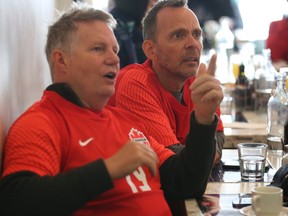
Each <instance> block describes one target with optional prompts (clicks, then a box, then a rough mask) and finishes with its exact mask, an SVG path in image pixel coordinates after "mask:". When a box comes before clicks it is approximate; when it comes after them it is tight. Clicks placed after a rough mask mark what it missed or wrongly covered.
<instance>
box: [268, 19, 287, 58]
mask: <svg viewBox="0 0 288 216" xmlns="http://www.w3.org/2000/svg"><path fill="white" fill-rule="evenodd" d="M266 47H267V48H270V49H271V59H272V61H279V60H284V61H286V62H288V18H284V19H282V20H278V21H274V22H272V23H271V24H270V28H269V36H268V38H267V40H266Z"/></svg>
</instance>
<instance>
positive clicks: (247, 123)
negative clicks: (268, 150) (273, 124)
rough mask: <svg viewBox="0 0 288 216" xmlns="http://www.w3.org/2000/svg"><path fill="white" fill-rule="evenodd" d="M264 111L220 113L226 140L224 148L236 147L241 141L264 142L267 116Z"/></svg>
mask: <svg viewBox="0 0 288 216" xmlns="http://www.w3.org/2000/svg"><path fill="white" fill-rule="evenodd" d="M266 115H267V114H266V112H265V111H254V110H253V111H250V110H249V111H241V112H236V113H235V114H233V115H221V119H222V121H223V124H224V133H225V135H226V142H225V144H224V148H237V144H238V143H241V142H261V143H266V134H267V132H266V125H267V117H266Z"/></svg>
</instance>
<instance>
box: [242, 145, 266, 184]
mask: <svg viewBox="0 0 288 216" xmlns="http://www.w3.org/2000/svg"><path fill="white" fill-rule="evenodd" d="M267 147H268V145H267V144H264V143H240V144H238V156H239V163H240V173H241V180H242V181H249V182H257V181H263V180H264V173H265V163H266V157H267Z"/></svg>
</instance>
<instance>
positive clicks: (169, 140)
mask: <svg viewBox="0 0 288 216" xmlns="http://www.w3.org/2000/svg"><path fill="white" fill-rule="evenodd" d="M194 79H195V78H194V77H192V78H190V79H188V80H187V81H186V83H185V85H184V91H183V100H184V103H182V104H181V103H179V101H178V100H177V99H176V98H175V97H174V96H173V95H172V94H171V93H170V92H168V91H167V90H165V89H164V88H163V87H162V86H161V84H160V83H159V81H158V79H157V77H156V75H155V73H154V72H153V70H152V68H151V61H150V60H147V61H146V62H145V63H143V64H132V65H129V66H128V67H125V68H123V69H122V70H121V72H120V73H119V75H118V77H117V82H116V90H115V94H114V95H113V96H112V97H111V98H110V100H109V102H108V104H109V105H111V106H117V107H120V108H122V109H126V110H129V111H131V112H132V113H134V114H136V115H137V116H140V117H141V118H142V119H143V120H144V123H145V124H146V128H147V130H148V133H149V134H151V135H152V136H153V137H154V138H155V139H156V140H157V141H158V142H159V143H161V144H163V145H164V146H170V145H172V144H176V143H179V142H180V143H182V144H185V140H186V136H187V134H188V131H189V127H190V113H191V111H192V110H193V108H194V104H193V101H192V100H191V91H190V89H189V86H190V85H191V83H192V82H193V81H194ZM217 115H218V116H219V123H218V127H217V131H221V132H222V131H223V124H222V121H221V119H220V108H218V110H217Z"/></svg>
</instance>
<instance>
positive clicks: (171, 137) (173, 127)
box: [108, 0, 225, 165]
mask: <svg viewBox="0 0 288 216" xmlns="http://www.w3.org/2000/svg"><path fill="white" fill-rule="evenodd" d="M171 2H172V3H171V4H170V5H169V3H168V4H166V3H165V1H164V2H163V3H158V4H156V5H155V6H154V7H153V8H152V10H150V11H149V12H148V13H147V14H146V16H145V17H144V19H143V21H142V24H143V38H144V42H143V45H142V48H143V50H144V52H145V54H146V56H147V58H148V60H147V61H146V62H144V63H143V64H132V65H129V66H127V67H126V68H124V69H122V70H121V72H120V74H119V76H118V77H117V81H116V93H115V95H113V96H112V97H111V98H110V100H109V102H108V104H109V105H111V106H116V107H120V108H123V109H126V110H129V111H131V112H132V113H134V114H136V115H137V116H141V117H142V118H143V119H145V121H144V123H145V124H146V127H147V128H148V132H149V134H151V135H152V136H153V137H154V138H155V139H156V140H157V141H158V142H159V143H161V144H163V145H164V146H166V147H169V148H171V149H173V150H174V151H177V150H178V149H181V148H182V147H183V146H182V145H181V144H185V143H186V137H187V134H188V131H189V128H190V113H191V112H192V110H194V109H196V108H197V107H195V103H196V101H195V100H193V98H192V100H191V94H192V95H193V94H195V92H193V89H191V88H190V85H191V83H193V82H194V79H195V75H196V74H197V71H198V69H199V70H205V66H204V65H203V64H201V65H200V67H199V61H200V55H201V52H202V48H203V44H202V30H201V27H200V24H199V22H198V19H197V17H196V15H195V14H194V13H193V12H192V11H191V10H190V9H189V8H188V6H187V1H185V0H182V1H176V3H175V2H173V1H171ZM213 58H215V57H213ZM212 61H214V59H212ZM218 84H219V83H217V85H218ZM207 106H208V105H207ZM207 106H205V107H202V109H201V112H205V109H208V107H207ZM216 113H217V115H218V117H220V109H219V108H218V109H217V111H216ZM223 130H224V129H223V124H222V121H221V119H220V118H219V123H218V127H217V133H216V142H217V151H216V154H215V159H214V165H217V164H218V163H219V162H220V159H221V153H222V148H223V145H224V142H225V135H224V132H223ZM199 145H201V142H200V143H199Z"/></svg>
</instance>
